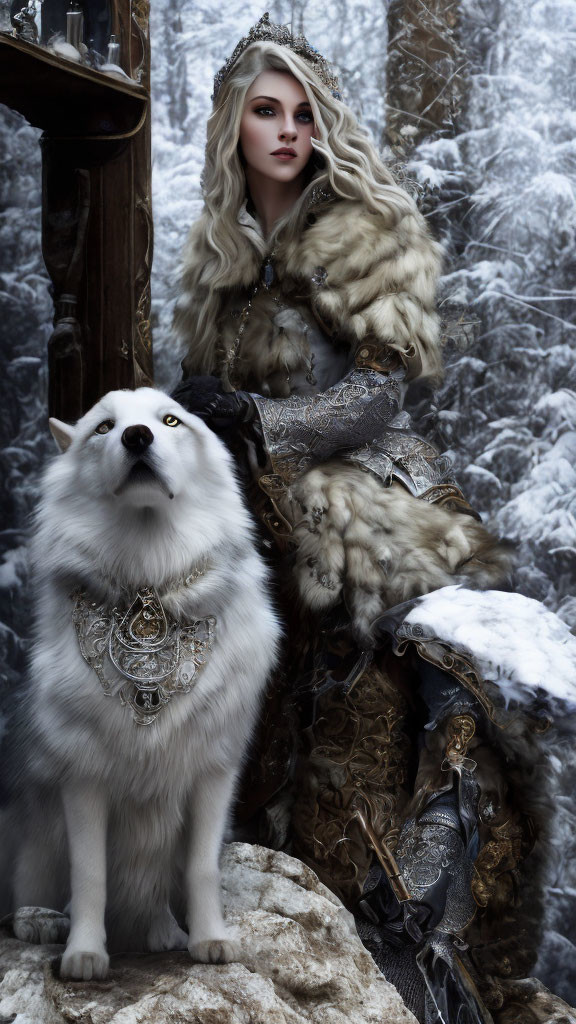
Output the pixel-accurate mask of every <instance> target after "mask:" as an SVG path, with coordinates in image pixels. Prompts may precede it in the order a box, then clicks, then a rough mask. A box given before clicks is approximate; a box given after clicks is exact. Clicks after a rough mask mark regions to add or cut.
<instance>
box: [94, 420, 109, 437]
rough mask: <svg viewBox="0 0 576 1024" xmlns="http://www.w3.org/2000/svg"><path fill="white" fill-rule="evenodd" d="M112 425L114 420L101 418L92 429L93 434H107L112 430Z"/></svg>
mask: <svg viewBox="0 0 576 1024" xmlns="http://www.w3.org/2000/svg"><path fill="white" fill-rule="evenodd" d="M113 426H114V420H102V423H99V424H98V426H97V427H96V430H95V431H94V433H95V434H107V433H108V431H109V430H112V427H113Z"/></svg>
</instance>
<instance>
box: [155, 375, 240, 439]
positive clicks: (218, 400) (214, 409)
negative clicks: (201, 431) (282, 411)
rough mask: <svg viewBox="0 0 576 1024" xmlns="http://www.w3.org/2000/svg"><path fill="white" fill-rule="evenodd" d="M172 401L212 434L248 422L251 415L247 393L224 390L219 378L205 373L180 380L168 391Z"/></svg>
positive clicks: (223, 431)
mask: <svg viewBox="0 0 576 1024" xmlns="http://www.w3.org/2000/svg"><path fill="white" fill-rule="evenodd" d="M172 398H175V399H176V401H177V402H179V403H180V405H182V406H184V408H185V409H187V410H188V412H191V413H194V415H195V416H199V417H200V419H202V420H204V422H205V423H207V424H208V426H209V427H211V428H212V430H213V431H214V432H215V433H216V434H219V433H225V432H226V431H228V430H231V429H232V428H234V427H236V426H239V425H240V424H242V423H250V422H251V420H252V419H253V417H254V413H255V407H254V403H253V401H252V398H251V396H250V395H249V394H248V392H246V391H232V392H227V391H224V390H223V388H222V381H221V380H220V378H219V377H213V376H209V375H208V374H206V376H202V377H188V378H187V379H186V380H183V381H182V382H181V383H180V384H178V386H177V387H176V388H175V389H174V391H173V392H172Z"/></svg>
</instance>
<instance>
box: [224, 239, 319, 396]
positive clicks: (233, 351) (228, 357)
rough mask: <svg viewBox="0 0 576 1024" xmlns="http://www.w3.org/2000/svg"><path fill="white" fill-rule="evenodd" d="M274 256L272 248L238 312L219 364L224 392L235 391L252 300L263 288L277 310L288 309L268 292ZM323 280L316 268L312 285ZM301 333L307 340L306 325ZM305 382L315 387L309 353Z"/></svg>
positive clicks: (312, 354)
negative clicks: (230, 339)
mask: <svg viewBox="0 0 576 1024" xmlns="http://www.w3.org/2000/svg"><path fill="white" fill-rule="evenodd" d="M275 255H276V248H274V249H273V250H272V252H271V253H269V255H268V256H267V257H266V259H265V260H264V262H263V263H262V266H261V269H260V276H259V278H258V281H257V282H256V284H255V285H254V286H253V288H252V292H251V294H250V297H249V298H248V302H247V303H246V305H245V306H244V308H243V309H242V310H241V311H240V314H239V320H240V323H239V326H238V331H237V334H236V337H235V338H234V341H233V342H232V344H231V345H230V347H229V348H228V349H227V350H226V352H225V353H224V357H223V360H222V364H221V370H220V376H221V379H222V382H223V386H224V390H225V391H226V390H229V391H235V390H237V382H235V380H234V371H235V368H236V361H237V359H238V352H239V350H240V345H241V343H242V338H243V337H244V333H245V331H246V326H247V324H248V321H249V319H250V314H251V312H252V308H253V303H254V299H255V298H256V296H257V295H258V292H259V291H260V289H261V288H262V287H264V288H265V289H266V291H267V292H269V294H270V297H271V299H272V301H273V302H274V303H275V304H276V306H278V308H279V309H280V310H283V309H288V308H289V307H288V306H287V305H286V303H285V302H282V301H281V299H279V298H278V296H277V295H274V294H272V292H270V289H271V288H272V285H273V284H274V283H275V281H276V270H275V267H274V257H275ZM318 271H322V272H323V275H324V277H323V278H322V279H321V282H319V281H318V279H317V272H318ZM325 279H326V271H325V270H324V268H323V267H317V268H316V270H315V273H314V275H313V276H312V278H311V280H312V283H313V284H314V285H316V286H318V285H319V284H320V286H321V285H323V284H324V281H325ZM236 316H238V314H236ZM283 330H284V328H283V327H280V331H283ZM303 332H304V336H305V337H306V338H307V335H308V332H309V327H308V325H305V326H304V328H303ZM286 380H287V382H288V383H290V376H289V375H288V376H287V378H286ZM306 380H307V382H308V384H311V385H315V384H316V383H317V382H316V378H315V376H314V353H310V357H309V362H308V370H307V373H306Z"/></svg>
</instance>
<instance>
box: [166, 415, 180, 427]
mask: <svg viewBox="0 0 576 1024" xmlns="http://www.w3.org/2000/svg"><path fill="white" fill-rule="evenodd" d="M181 422H182V420H179V419H178V417H177V416H172V415H171V413H168V415H167V416H165V417H164V419H163V420H162V423H165V424H166V426H167V427H177V426H178V424H179V423H181Z"/></svg>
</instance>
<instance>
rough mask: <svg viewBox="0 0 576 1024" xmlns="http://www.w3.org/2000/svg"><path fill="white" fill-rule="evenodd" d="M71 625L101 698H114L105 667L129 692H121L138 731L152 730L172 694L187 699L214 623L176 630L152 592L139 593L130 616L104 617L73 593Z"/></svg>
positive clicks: (203, 621) (210, 640) (209, 644)
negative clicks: (111, 669) (184, 695)
mask: <svg viewBox="0 0 576 1024" xmlns="http://www.w3.org/2000/svg"><path fill="white" fill-rule="evenodd" d="M73 597H74V598H75V602H76V603H75V607H74V612H73V622H74V626H75V629H76V635H77V637H78V643H79V646H80V652H81V654H82V657H83V658H84V660H85V661H86V662H87V663H88V664H89V665H90V667H91V668H93V669H94V671H95V672H96V675H97V676H98V679H99V680H100V684H101V686H102V689H103V690H104V693H105V694H107V695H108V696H110V695H111V693H112V688H111V684H110V681H109V679H108V677H107V674H106V670H105V663H106V662H107V661H109V662H110V663H111V665H112V666H113V667H114V668H115V669H116V671H117V672H118V673H120V675H121V676H123V677H124V679H126V680H127V682H128V684H129V685H128V686H123V687H122V689H121V690H120V692H119V697H120V701H121V703H122V704H123V705H129V706H130V707H131V708H132V711H133V713H134V714H133V718H134V721H135V722H136V723H137V724H138V725H150V724H151V723H152V722H154V721H155V720H156V718H157V717H158V715H159V714H160V712H161V710H162V708H163V707H165V706H166V704H168V703H169V702H170V701H171V700H172V698H173V697H174V695H175V694H177V693H189V692H190V690H191V689H192V687H193V686H194V684H195V683H196V678H197V676H198V675H199V673H200V672H201V671H202V669H203V668H204V666H205V665H206V664H207V661H208V656H209V653H210V651H211V650H212V646H213V643H214V635H215V629H216V619H215V618H214V617H213V616H208V617H207V618H205V619H199V620H197V621H194V622H192V623H189V624H187V625H184V626H180V625H179V624H178V623H177V622H175V621H174V620H171V619H169V617H168V616H167V615H166V612H165V610H164V607H163V605H162V602H161V600H160V598H159V596H158V593H157V591H156V590H155V588H154V587H141V588H140V590H138V591H137V593H136V597H135V598H134V600H133V601H132V603H131V604H130V606H129V608H128V610H127V611H126V612H123V613H119V612H118V610H117V609H114V610H113V611H112V613H106V612H105V611H104V609H103V608H102V607H100V606H98V605H96V603H94V602H92V603H90V602H88V601H87V600H86V597H85V595H84V594H83V593H76V594H75V595H73Z"/></svg>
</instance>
